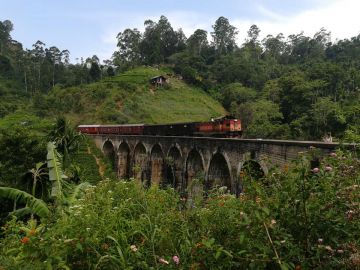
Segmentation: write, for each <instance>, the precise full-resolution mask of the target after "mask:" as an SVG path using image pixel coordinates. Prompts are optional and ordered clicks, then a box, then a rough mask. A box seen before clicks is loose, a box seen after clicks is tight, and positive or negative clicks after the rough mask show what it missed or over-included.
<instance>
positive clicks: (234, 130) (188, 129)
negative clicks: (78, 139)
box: [78, 116, 242, 138]
mask: <svg viewBox="0 0 360 270" xmlns="http://www.w3.org/2000/svg"><path fill="white" fill-rule="evenodd" d="M78 131H79V132H81V133H84V134H90V135H91V134H92V135H96V134H111V135H150V136H190V137H191V136H194V137H220V138H221V137H224V138H230V137H235V138H236V137H241V135H242V128H241V121H240V119H236V118H234V117H229V116H226V117H221V118H217V119H211V120H210V121H208V122H186V123H173V124H155V125H148V124H124V125H79V126H78Z"/></svg>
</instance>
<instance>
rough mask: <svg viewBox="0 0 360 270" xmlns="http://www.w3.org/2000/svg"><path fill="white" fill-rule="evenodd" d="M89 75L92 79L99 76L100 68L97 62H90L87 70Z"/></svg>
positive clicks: (96, 78) (98, 78) (94, 79)
mask: <svg viewBox="0 0 360 270" xmlns="http://www.w3.org/2000/svg"><path fill="white" fill-rule="evenodd" d="M89 75H90V78H91V80H92V81H95V82H96V81H98V80H100V78H101V69H100V67H99V64H98V63H97V62H92V63H91V67H90V70H89Z"/></svg>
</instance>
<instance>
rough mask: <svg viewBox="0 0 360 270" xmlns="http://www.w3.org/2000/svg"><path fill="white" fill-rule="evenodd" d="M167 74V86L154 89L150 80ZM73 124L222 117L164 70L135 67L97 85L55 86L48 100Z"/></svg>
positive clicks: (217, 106) (208, 100)
mask: <svg viewBox="0 0 360 270" xmlns="http://www.w3.org/2000/svg"><path fill="white" fill-rule="evenodd" d="M161 74H169V76H168V77H169V85H168V86H164V87H158V88H154V87H153V86H151V84H150V83H149V79H150V78H151V77H153V76H156V75H161ZM47 99H48V100H47V101H48V102H47V103H48V104H52V106H54V108H57V111H58V112H59V113H64V114H65V115H66V116H67V117H68V118H69V119H71V120H72V121H73V122H75V123H88V124H89V123H92V124H94V123H99V124H111V123H170V122H184V121H206V120H208V119H209V118H210V117H213V116H220V115H224V114H225V113H226V111H225V110H224V108H223V107H222V106H221V104H220V103H218V102H217V101H215V100H214V99H212V98H211V97H210V96H209V95H208V94H207V93H205V92H204V91H203V90H201V89H198V88H196V87H193V86H189V85H187V84H186V83H185V82H183V81H182V80H181V79H179V78H176V77H175V76H174V75H172V73H171V72H170V71H169V70H167V69H165V68H163V69H156V68H152V67H138V68H135V69H132V70H130V71H128V72H125V73H124V74H121V75H118V76H115V77H111V78H106V79H104V80H101V81H99V82H96V83H92V84H87V85H81V86H76V87H70V88H60V87H55V88H54V89H53V90H52V92H51V93H50V95H49V97H48V98H47Z"/></svg>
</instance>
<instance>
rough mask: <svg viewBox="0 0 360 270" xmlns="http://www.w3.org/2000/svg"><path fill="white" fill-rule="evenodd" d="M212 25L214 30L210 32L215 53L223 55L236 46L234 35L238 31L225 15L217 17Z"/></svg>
mask: <svg viewBox="0 0 360 270" xmlns="http://www.w3.org/2000/svg"><path fill="white" fill-rule="evenodd" d="M212 27H213V29H214V32H211V36H212V38H213V46H214V47H215V49H216V52H217V54H218V55H223V54H227V53H229V52H232V51H233V50H234V49H235V47H236V43H235V36H236V35H237V33H238V31H236V27H235V26H232V25H231V24H230V23H229V20H228V19H227V18H225V17H219V18H218V19H217V20H216V21H215V24H214V25H213V26H212Z"/></svg>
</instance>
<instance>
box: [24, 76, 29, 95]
mask: <svg viewBox="0 0 360 270" xmlns="http://www.w3.org/2000/svg"><path fill="white" fill-rule="evenodd" d="M24 76H25V92H26V93H27V92H28V85H27V77H26V70H25V72H24Z"/></svg>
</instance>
